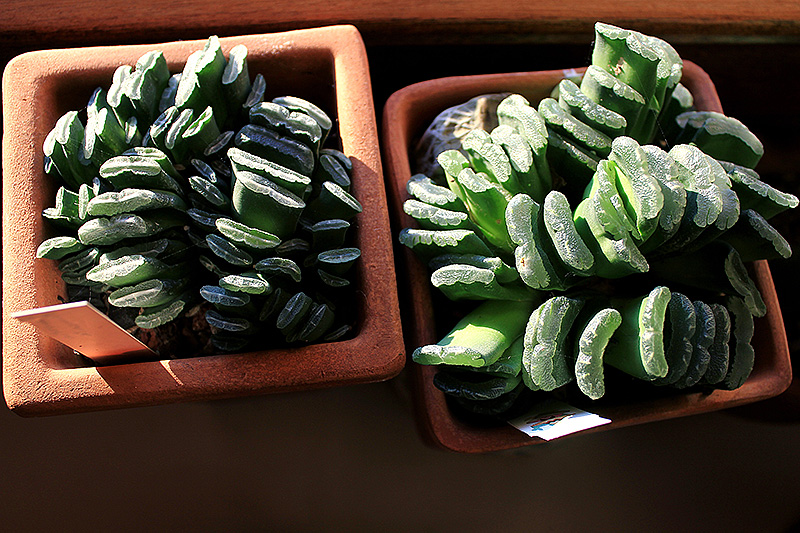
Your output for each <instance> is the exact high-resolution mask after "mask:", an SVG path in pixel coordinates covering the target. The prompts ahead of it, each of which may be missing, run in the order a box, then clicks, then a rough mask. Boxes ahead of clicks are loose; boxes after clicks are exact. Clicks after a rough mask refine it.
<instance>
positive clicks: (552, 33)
mask: <svg viewBox="0 0 800 533" xmlns="http://www.w3.org/2000/svg"><path fill="white" fill-rule="evenodd" d="M99 6H100V4H99V3H97V2H86V1H81V0H6V1H5V2H3V10H2V11H3V16H2V17H0V43H3V44H6V45H13V46H24V45H32V44H35V45H41V46H63V45H74V44H76V43H81V44H99V43H106V42H120V43H122V42H131V41H139V42H156V41H158V40H164V39H171V38H175V37H181V38H199V37H204V36H207V35H208V34H211V33H216V34H218V35H221V36H222V35H235V34H245V33H262V32H268V31H279V30H286V29H296V28H303V27H312V26H318V25H328V24H337V23H343V22H346V23H352V24H355V25H357V26H358V27H359V29H360V30H361V31H362V33H363V34H364V37H365V40H366V41H367V42H368V43H381V42H394V43H397V42H406V43H419V42H431V41H439V42H457V41H462V42H463V41H464V40H466V39H480V40H484V41H495V40H497V39H502V40H504V41H506V42H508V40H510V39H511V40H517V41H530V42H538V41H541V40H552V39H561V40H570V39H574V38H576V37H577V38H580V39H581V40H583V39H585V36H586V35H590V34H591V28H592V24H593V23H594V22H595V21H596V20H602V21H604V22H609V23H614V24H619V25H623V26H626V27H637V28H638V29H639V30H641V31H644V32H651V33H658V34H661V35H662V36H665V37H670V38H673V39H675V38H677V39H680V38H682V37H683V38H687V37H696V36H703V38H706V39H708V38H715V39H731V38H741V37H742V36H745V37H748V38H760V39H775V38H797V37H798V36H800V3H798V2H795V1H788V0H765V1H761V2H752V1H750V0H718V1H714V2H698V1H696V0H671V1H667V2H657V3H654V2H642V1H641V0H635V1H634V0H620V1H614V2H612V1H607V2H597V1H593V0H568V1H559V0H542V1H528V2H497V3H492V4H490V3H488V2H485V1H477V0H445V1H439V2H431V1H429V0H407V1H405V2H402V4H398V3H397V2H395V1H387V0H305V1H302V2H298V1H296V0H274V1H271V2H254V1H247V0H230V1H227V2H224V3H220V2H218V1H216V0H192V1H187V0H174V1H170V2H159V3H158V4H155V3H154V2H141V1H138V2H137V1H128V0H108V1H106V2H103V3H102V8H100V7H99ZM156 6H157V10H154V8H155V7H156ZM665 33H669V35H665Z"/></svg>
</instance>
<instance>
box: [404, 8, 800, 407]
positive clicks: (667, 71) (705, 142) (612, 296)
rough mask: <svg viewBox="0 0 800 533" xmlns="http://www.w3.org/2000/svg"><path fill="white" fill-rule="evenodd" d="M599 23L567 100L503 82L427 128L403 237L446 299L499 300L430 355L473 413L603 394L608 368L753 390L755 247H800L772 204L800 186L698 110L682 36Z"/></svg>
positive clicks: (781, 206) (788, 204)
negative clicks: (777, 222) (557, 395)
mask: <svg viewBox="0 0 800 533" xmlns="http://www.w3.org/2000/svg"><path fill="white" fill-rule="evenodd" d="M595 33H596V35H595V42H594V47H593V53H592V64H591V65H590V66H589V67H588V68H587V69H586V71H585V73H584V74H583V75H582V76H580V77H578V78H569V79H566V78H565V79H564V80H562V81H561V82H560V83H559V84H558V86H557V87H554V90H553V92H552V96H551V97H550V98H545V99H543V100H541V101H540V102H538V103H537V104H536V105H532V104H531V103H530V102H529V101H528V100H527V99H525V98H524V97H523V96H521V95H518V94H511V95H505V94H504V95H501V98H500V101H499V103H495V101H496V100H497V99H498V98H497V95H487V96H486V98H488V99H489V102H488V104H483V105H481V104H480V103H477V102H475V101H471V102H468V103H466V104H464V105H463V106H457V107H456V108H453V109H451V110H448V111H446V112H444V113H443V115H444V118H437V120H436V121H434V126H432V128H431V129H429V130H428V131H427V132H426V134H425V136H424V137H423V139H422V141H421V142H420V146H421V147H422V149H421V151H422V152H423V153H424V154H427V155H426V156H425V157H427V158H429V157H430V155H431V154H433V155H434V156H435V157H436V160H437V162H438V164H439V167H440V169H441V170H438V171H429V174H430V175H425V174H416V175H414V176H412V177H411V179H410V180H409V181H408V184H407V191H408V193H409V195H410V197H411V198H410V199H409V200H407V201H406V202H405V204H404V210H405V212H406V213H407V214H408V215H410V216H411V217H412V218H413V219H415V220H416V222H417V224H418V227H417V228H405V229H403V230H402V231H401V232H400V234H399V240H400V242H401V243H402V244H404V245H406V246H408V247H409V248H411V249H412V250H413V251H414V252H416V254H417V255H418V257H419V258H420V259H421V260H422V261H423V262H425V263H426V264H427V265H428V266H429V267H430V269H431V283H432V284H433V285H434V286H435V287H437V288H438V289H439V290H440V291H441V293H443V295H444V296H446V297H447V298H448V299H450V300H454V301H463V300H473V301H477V302H481V303H479V304H478V305H477V307H475V308H474V309H473V310H471V311H469V312H468V313H466V315H465V316H463V318H462V319H461V321H460V322H459V323H458V324H457V325H456V326H455V327H454V328H453V329H452V330H451V331H450V332H449V333H448V334H447V335H446V336H445V337H444V338H443V339H442V340H441V341H440V342H439V343H437V344H435V345H428V346H422V347H419V348H417V349H416V350H415V351H414V353H413V355H412V358H413V360H414V361H416V362H417V363H420V364H426V365H439V366H438V368H439V372H438V373H437V374H436V377H435V380H434V384H435V385H436V386H437V387H438V388H439V389H441V390H442V391H444V392H445V393H446V394H447V395H448V396H449V397H450V398H451V399H453V401H455V402H456V403H458V404H459V405H461V406H462V407H464V408H466V409H468V410H470V411H472V412H475V413H483V414H499V413H502V412H504V411H506V410H508V409H510V408H511V407H512V406H513V405H514V402H515V401H516V399H517V398H518V397H519V395H520V394H522V392H523V391H526V390H532V391H554V390H556V389H561V388H562V387H565V386H567V385H568V384H571V383H576V384H577V386H578V389H579V390H580V392H581V393H583V395H585V396H586V397H588V398H591V399H592V400H595V399H598V398H601V397H602V396H603V395H604V393H605V384H604V369H605V368H606V367H607V366H612V367H614V368H615V369H617V370H618V371H621V372H622V373H624V374H625V375H627V376H629V377H630V378H632V379H637V380H641V381H643V382H646V383H650V384H653V385H656V386H662V387H663V386H669V387H673V388H677V389H686V388H689V387H710V388H723V389H735V388H738V387H739V386H741V385H742V384H743V383H744V381H745V380H746V379H747V377H748V376H749V374H750V372H751V370H752V368H753V363H754V353H753V348H752V346H751V344H750V341H751V338H752V335H753V327H754V325H753V317H754V316H756V317H757V316H763V315H764V314H765V313H766V307H765V305H764V301H763V300H762V298H761V295H760V293H759V291H758V289H757V287H756V285H755V284H754V282H753V281H752V279H751V278H750V276H749V274H748V271H747V268H746V265H745V262H747V261H752V260H756V259H774V258H780V257H783V258H785V257H788V256H789V255H790V254H791V250H790V248H789V245H788V243H787V241H786V240H785V239H783V237H781V236H780V234H779V233H778V232H777V231H776V230H775V229H774V228H773V227H772V226H771V225H770V224H769V222H768V219H769V218H771V217H772V216H774V215H776V214H778V213H780V212H782V211H784V210H786V209H790V208H794V207H796V206H797V204H798V199H797V198H796V197H794V196H793V195H791V194H786V193H783V192H780V191H778V190H776V189H774V188H773V187H771V186H770V185H768V184H767V183H765V182H763V181H762V180H761V179H760V178H759V176H758V174H757V173H756V172H755V170H753V168H754V167H755V166H756V164H757V163H758V161H759V159H760V157H761V155H762V154H763V146H762V145H761V143H760V141H759V140H758V139H757V138H756V137H755V136H754V135H753V134H752V133H751V132H750V131H749V130H748V129H747V128H746V127H745V126H744V125H743V124H742V123H741V122H739V121H738V120H736V119H734V118H731V117H727V116H725V115H722V114H720V113H712V112H703V111H696V110H694V109H693V98H692V95H691V93H690V92H689V91H688V90H687V89H686V88H685V87H684V86H683V85H682V84H681V83H680V80H681V74H682V65H683V63H682V60H681V59H680V57H679V56H678V54H677V52H676V51H675V50H674V49H673V48H672V47H671V46H670V45H669V44H667V43H666V42H665V41H663V40H661V39H658V38H655V37H651V36H647V35H643V34H641V33H638V32H635V31H629V30H624V29H622V28H618V27H615V26H611V25H608V24H603V23H597V24H596V26H595ZM487 107H490V108H493V107H496V111H495V114H494V117H493V118H494V119H495V120H494V121H493V120H492V118H489V119H486V120H480V121H478V122H480V123H481V124H493V126H491V127H490V128H486V129H481V128H480V127H479V128H475V129H472V131H469V132H468V133H465V132H464V131H462V130H463V129H464V126H465V124H466V125H468V123H470V122H472V123H474V122H476V121H475V120H474V118H475V116H474V115H476V114H478V113H481V112H483V111H482V110H483V109H486V108H487ZM454 110H455V111H454ZM454 116H457V117H459V120H460V124H455V125H454V124H453V120H452V117H454ZM437 125H438V126H437ZM442 127H446V129H447V132H445V133H442V132H443V130H442ZM455 131H458V142H457V144H458V145H459V146H458V147H455V148H454V147H453V143H454V139H453V136H454V135H453V133H452V132H455ZM420 166H421V168H426V169H430V161H428V160H423V161H421V162H420ZM618 280H619V281H618Z"/></svg>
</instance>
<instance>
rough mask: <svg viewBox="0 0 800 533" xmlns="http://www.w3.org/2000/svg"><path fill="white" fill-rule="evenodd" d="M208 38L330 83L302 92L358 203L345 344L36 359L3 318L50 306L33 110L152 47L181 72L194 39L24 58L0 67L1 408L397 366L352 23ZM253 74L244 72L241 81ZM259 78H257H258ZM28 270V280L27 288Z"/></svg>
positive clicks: (398, 351) (360, 377)
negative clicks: (99, 362)
mask: <svg viewBox="0 0 800 533" xmlns="http://www.w3.org/2000/svg"><path fill="white" fill-rule="evenodd" d="M220 41H221V43H222V45H223V49H224V50H226V51H227V50H228V49H229V48H230V47H231V46H233V45H234V44H238V43H244V44H246V45H247V47H248V61H249V62H251V65H252V62H265V63H269V64H276V65H280V64H281V61H282V60H284V59H285V60H286V61H289V60H291V61H292V62H293V63H292V64H294V62H295V61H298V60H305V61H307V65H309V67H308V68H309V69H311V70H313V72H312V74H313V76H318V75H320V74H321V75H323V76H328V77H329V79H330V83H331V85H332V86H325V87H320V88H313V90H315V91H327V92H328V94H329V95H330V98H331V101H332V102H333V104H334V105H335V108H336V110H337V123H338V128H339V134H340V138H341V141H342V150H343V151H344V152H345V153H346V154H347V155H348V156H350V157H351V159H352V160H353V163H354V170H353V190H354V194H355V195H356V196H357V198H358V199H359V202H360V203H361V204H362V207H363V211H362V213H361V214H359V215H357V217H356V218H355V219H354V226H356V230H355V232H356V239H357V246H358V247H359V248H360V249H361V251H362V259H361V264H360V265H359V266H358V267H357V268H359V275H360V285H359V289H360V291H359V294H358V296H359V297H360V298H361V300H362V301H361V302H360V308H361V316H360V317H359V326H358V331H357V333H356V334H355V336H354V337H353V338H351V339H349V340H344V341H339V342H332V343H321V344H315V345H311V346H304V347H300V348H293V349H288V350H264V351H260V352H249V353H242V354H225V355H215V356H205V357H193V358H188V359H175V360H169V359H164V360H161V361H152V362H140V363H130V364H125V365H118V366H110V367H92V368H74V367H72V366H69V365H62V364H53V363H52V358H50V357H49V356H48V357H46V358H43V356H42V354H43V353H48V352H47V350H52V349H54V346H53V345H54V342H53V341H50V340H49V339H46V338H41V337H40V336H39V335H38V334H37V332H36V331H35V330H34V329H33V328H32V327H31V326H29V325H27V324H22V323H20V322H18V321H16V320H13V319H11V318H9V316H8V313H10V312H13V311H18V310H22V309H30V308H33V307H40V306H43V305H50V304H52V303H58V302H57V301H43V300H44V296H43V294H44V293H52V292H53V289H52V287H50V285H52V283H55V282H51V281H48V280H47V279H45V278H43V277H42V276H43V273H44V272H45V270H43V267H42V266H41V264H40V263H38V262H34V257H33V254H35V247H36V246H37V245H38V240H39V237H40V235H41V234H42V228H41V225H42V222H41V216H40V215H39V213H38V212H36V213H34V212H33V211H35V209H31V204H32V203H33V201H32V200H30V197H32V196H33V195H34V194H35V193H36V191H37V189H38V188H39V186H38V185H37V184H38V183H39V182H38V181H37V180H40V179H42V178H43V170H42V168H43V165H42V154H40V153H39V152H41V145H42V142H43V140H44V136H45V135H46V134H47V132H48V131H49V129H50V128H52V124H49V125H48V124H45V122H46V121H45V120H43V116H42V115H43V110H44V108H43V107H41V106H45V105H47V104H48V103H50V102H55V101H56V96H57V95H56V94H55V92H56V89H57V88H56V87H55V85H54V84H55V83H56V82H58V83H61V86H60V87H63V85H64V84H65V83H69V82H68V81H65V80H67V78H68V77H69V76H70V75H79V76H95V75H96V76H104V77H103V78H102V79H105V80H106V81H105V83H108V80H110V74H109V73H111V72H113V70H114V69H115V68H116V67H117V66H119V65H121V64H133V62H135V60H136V59H138V57H140V56H141V55H142V54H143V53H144V52H146V51H150V50H154V49H160V50H162V51H163V52H164V54H165V57H166V58H167V60H168V63H171V64H172V65H177V64H181V65H182V62H183V61H185V58H186V57H187V56H188V53H191V52H193V51H194V50H197V49H198V48H199V47H202V43H204V42H205V40H194V41H176V42H171V43H161V44H156V45H124V46H109V47H85V48H73V49H59V50H43V51H35V52H28V53H26V54H22V55H21V56H18V57H16V58H14V59H13V60H12V61H11V62H9V64H8V65H7V67H6V69H5V71H4V75H3V104H4V105H3V113H4V123H5V124H4V127H5V133H4V139H3V169H4V172H3V174H4V183H3V201H4V210H3V256H4V257H3V280H4V285H5V290H4V300H3V341H4V342H3V385H4V393H5V399H6V403H7V404H8V405H9V407H10V408H11V409H13V410H14V411H15V412H17V413H19V414H22V415H26V416H27V415H50V414H60V413H68V412H79V411H89V410H98V409H111V408H119V407H130V406H140V405H153V404H160V403H168V402H177V401H189V400H200V399H203V400H205V399H215V398H226V397H235V396H243V395H251V394H265V393H275V392H285V391H294V390H304V389H312V388H319V387H331V386H339V385H346V384H352V383H363V382H372V381H382V380H386V379H390V378H391V377H394V376H395V375H397V374H398V373H399V372H400V371H401V370H402V368H403V367H404V365H405V353H404V350H403V344H402V333H401V328H400V318H399V306H398V302H397V291H396V284H395V281H394V280H395V274H394V258H393V253H392V237H391V231H390V228H389V218H388V212H387V210H386V196H385V188H384V186H383V174H382V172H383V171H382V165H381V159H380V149H379V144H378V134H377V126H376V120H375V111H374V107H373V101H372V88H371V80H370V77H369V65H368V60H367V56H366V50H365V48H364V43H363V41H362V39H361V35H360V34H359V32H358V30H357V29H356V28H355V27H354V26H352V25H337V26H327V27H321V28H312V29H301V30H292V31H287V32H280V33H272V34H251V35H244V36H237V37H222V38H220ZM304 58H307V59H304ZM82 61H86V62H83V63H81V62H82ZM312 67H313V68H312ZM172 68H173V70H174V67H172ZM251 69H252V67H251ZM314 69H316V70H314ZM255 73H256V72H255V71H253V70H251V76H252V75H255ZM264 74H265V76H267V77H269V73H268V72H264ZM281 75H282V76H294V77H295V78H296V79H298V80H303V79H306V78H303V76H306V77H308V76H309V74H308V73H303V72H300V71H297V72H295V71H290V70H285V71H282V73H281ZM315 79H318V78H315ZM286 83H289V82H286ZM300 83H302V81H301V82H300ZM323 85H324V84H323ZM88 96H89V95H88V94H87V95H86V98H87V99H88ZM29 102H31V103H33V105H29ZM66 110H67V109H64V111H66ZM62 113H63V111H62ZM53 123H54V122H53ZM37 128H38V129H37ZM45 128H46V129H45ZM20 228H30V231H21V230H20ZM31 272H33V276H32V278H33V280H35V282H34V281H31V282H30V283H27V282H26V279H28V278H30V277H31ZM62 349H63V348H62ZM48 361H49V362H48Z"/></svg>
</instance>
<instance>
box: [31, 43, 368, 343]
mask: <svg viewBox="0 0 800 533" xmlns="http://www.w3.org/2000/svg"><path fill="white" fill-rule="evenodd" d="M265 94H266V82H265V79H264V76H263V75H262V74H260V73H259V74H257V75H256V76H255V77H254V78H253V79H251V77H250V73H249V69H248V62H247V49H246V47H244V46H243V45H237V46H234V47H233V48H232V49H231V50H230V52H229V54H228V57H227V58H226V57H225V54H224V53H223V50H222V47H221V45H220V41H219V39H218V38H217V37H215V36H212V37H210V38H209V39H208V40H207V41H206V43H205V46H204V47H203V48H202V49H201V50H197V51H196V52H194V53H193V54H192V55H191V56H190V57H189V58H188V60H187V61H186V64H185V66H184V68H183V70H182V71H181V72H179V73H174V74H173V73H171V72H170V71H169V69H168V67H167V63H166V60H165V59H164V56H163V54H162V53H161V52H159V51H153V52H148V53H147V54H145V55H143V56H142V57H141V58H140V59H139V60H138V61H137V63H136V65H135V66H133V67H131V66H128V65H124V66H120V67H119V68H118V69H117V70H116V72H115V73H114V76H113V80H112V83H111V86H110V87H109V88H108V90H104V89H102V88H98V89H97V90H95V92H94V93H93V95H92V96H91V98H90V100H89V103H88V105H87V107H86V110H85V123H84V119H83V114H82V113H79V112H78V111H70V112H68V113H66V114H65V115H64V116H62V117H61V118H60V119H59V120H58V123H57V124H56V126H55V128H54V129H53V130H52V131H51V132H50V134H49V135H48V137H47V139H46V141H45V143H44V151H45V156H46V157H45V167H46V171H47V173H48V174H50V175H52V176H54V177H57V178H60V179H61V181H62V186H61V187H60V188H59V189H58V192H57V195H56V202H55V206H54V207H51V208H47V209H45V210H44V213H43V215H44V217H45V218H47V219H48V220H50V221H51V222H52V223H53V225H54V226H58V227H60V228H61V231H60V233H61V235H58V236H56V237H52V238H49V239H47V240H45V241H44V242H43V243H42V244H41V245H40V246H39V249H38V252H37V256H38V257H41V258H47V259H55V260H58V261H59V268H60V269H61V271H62V277H63V278H64V281H65V282H66V283H67V286H68V288H69V289H70V293H71V298H79V299H85V298H87V297H89V298H92V299H94V300H95V301H96V302H99V303H100V304H101V305H102V307H103V308H107V309H108V310H109V314H110V315H112V316H114V317H118V318H119V319H120V321H121V322H124V313H119V308H122V309H130V310H131V314H132V315H134V316H133V322H134V323H135V326H136V327H138V328H143V329H152V328H160V327H162V326H165V325H167V324H170V323H171V322H173V321H174V320H176V319H178V318H182V317H186V316H192V315H195V314H197V312H198V310H202V311H204V312H205V318H206V320H207V323H208V325H209V326H210V330H211V332H212V333H213V334H212V335H211V344H212V345H213V347H214V349H215V350H217V351H232V350H241V349H244V348H247V347H265V346H266V347H269V346H276V345H281V344H285V343H292V342H296V343H310V342H315V341H319V340H321V339H326V340H334V339H337V338H340V337H341V336H343V335H345V334H347V332H348V331H349V330H350V329H351V327H352V322H353V318H354V312H355V310H354V305H353V303H352V300H353V298H352V293H353V291H354V287H353V284H352V282H351V279H350V277H351V274H352V271H351V267H352V265H353V264H354V263H355V262H356V261H357V260H358V259H359V257H360V251H359V250H358V248H355V247H352V246H350V244H349V243H350V241H349V237H350V233H349V232H348V230H349V228H350V225H351V222H352V219H353V217H354V216H355V215H356V214H357V213H359V212H360V211H361V205H360V204H359V202H358V200H356V198H355V197H354V196H353V195H352V194H351V193H350V179H351V173H352V163H351V161H350V159H349V158H348V157H347V156H346V155H345V154H344V153H342V152H341V151H339V150H338V149H336V148H334V147H326V145H325V143H326V141H328V140H333V141H334V142H335V139H334V138H335V136H336V135H335V128H334V122H333V121H332V120H331V118H330V117H329V116H328V115H327V114H326V113H325V112H324V111H323V110H322V109H321V108H319V107H318V106H316V105H315V104H313V103H312V102H309V101H307V100H304V99H302V98H298V97H294V96H279V97H275V98H273V99H272V100H270V101H265ZM77 288H82V290H76V289H77ZM124 325H126V326H127V325H128V324H127V323H125V324H124Z"/></svg>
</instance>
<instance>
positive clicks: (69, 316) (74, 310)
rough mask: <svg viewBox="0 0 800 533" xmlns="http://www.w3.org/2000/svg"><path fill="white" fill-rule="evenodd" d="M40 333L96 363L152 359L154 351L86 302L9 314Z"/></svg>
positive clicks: (154, 354)
mask: <svg viewBox="0 0 800 533" xmlns="http://www.w3.org/2000/svg"><path fill="white" fill-rule="evenodd" d="M11 318H16V319H17V320H21V321H23V322H28V323H30V324H33V325H34V326H36V329H38V330H39V332H40V333H42V334H44V335H47V336H49V337H52V338H54V339H56V340H57V341H59V342H61V343H63V344H66V345H67V346H69V347H70V348H72V349H73V350H75V351H77V352H80V353H81V354H83V355H85V356H86V357H88V358H89V359H91V360H93V361H94V362H96V363H101V364H109V363H112V364H113V363H117V362H121V361H122V360H125V361H135V360H142V359H152V358H154V357H156V355H157V354H156V353H155V352H154V351H153V350H151V349H150V348H148V347H147V346H146V345H145V344H143V343H142V342H140V341H139V340H138V339H137V338H136V337H134V336H133V335H131V334H130V333H128V332H127V331H125V330H124V329H122V328H121V327H120V326H119V325H117V324H116V323H115V322H114V321H112V320H111V319H110V318H108V317H107V316H106V315H105V314H103V313H102V312H100V311H98V310H97V308H95V307H94V306H93V305H92V304H90V303H89V302H86V301H82V302H71V303H66V304H59V305H51V306H47V307H39V308H36V309H29V310H26V311H18V312H16V313H11Z"/></svg>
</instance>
